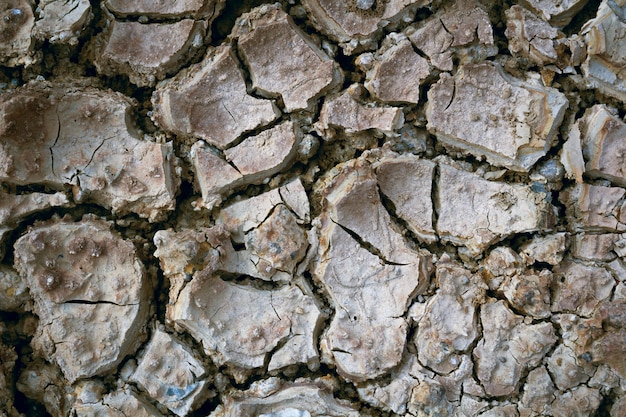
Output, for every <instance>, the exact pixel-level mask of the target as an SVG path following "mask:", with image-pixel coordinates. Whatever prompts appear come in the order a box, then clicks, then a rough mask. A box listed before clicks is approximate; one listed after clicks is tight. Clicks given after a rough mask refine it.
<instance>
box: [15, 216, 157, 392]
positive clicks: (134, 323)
mask: <svg viewBox="0 0 626 417" xmlns="http://www.w3.org/2000/svg"><path fill="white" fill-rule="evenodd" d="M15 253H16V258H15V266H16V269H17V270H18V271H19V273H20V275H21V276H22V278H23V279H25V280H27V282H28V286H29V288H30V292H31V294H32V297H33V299H34V302H35V308H34V311H35V313H36V314H37V315H38V316H39V318H40V321H39V326H38V329H37V334H36V335H35V338H34V342H33V343H34V346H35V348H36V349H37V350H38V351H40V352H41V353H42V354H43V355H44V356H45V357H46V358H48V359H49V360H50V361H54V362H56V363H57V364H58V365H59V367H60V368H61V370H62V371H63V374H64V375H65V377H66V378H67V379H68V380H69V381H70V382H74V381H76V380H77V379H79V378H84V377H90V376H94V375H100V374H103V373H105V372H108V371H110V370H111V369H114V368H115V367H116V366H117V365H118V364H119V363H120V362H121V361H122V359H124V357H126V356H127V355H128V354H130V353H132V352H134V350H135V349H136V347H137V343H138V342H140V339H141V338H140V336H141V333H142V328H143V326H144V324H145V321H146V319H147V316H148V310H149V309H148V284H147V283H146V282H145V279H146V278H145V270H144V266H143V264H142V263H141V262H140V261H139V259H138V258H137V255H136V250H135V247H134V246H133V244H132V243H130V242H128V241H126V240H123V239H122V238H121V237H120V236H119V235H118V234H117V233H114V232H113V231H111V225H110V224H109V223H107V222H105V221H103V220H99V219H95V218H94V219H83V220H82V221H81V222H77V223H74V222H70V221H65V220H54V219H53V220H52V221H50V222H47V223H42V224H36V225H35V226H33V227H31V228H30V229H29V230H28V233H26V234H25V235H24V236H22V237H21V238H20V239H18V241H17V242H16V243H15Z"/></svg>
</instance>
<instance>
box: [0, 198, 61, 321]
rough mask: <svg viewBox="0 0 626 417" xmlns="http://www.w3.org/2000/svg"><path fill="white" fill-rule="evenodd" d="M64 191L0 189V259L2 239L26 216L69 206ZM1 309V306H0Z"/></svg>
mask: <svg viewBox="0 0 626 417" xmlns="http://www.w3.org/2000/svg"><path fill="white" fill-rule="evenodd" d="M70 206H71V204H70V201H69V199H68V198H67V196H66V195H65V194H64V193H55V194H44V193H30V194H20V195H15V194H5V193H4V192H2V191H0V260H2V258H3V257H4V251H5V247H4V246H5V242H4V239H5V237H7V236H8V235H9V233H10V232H11V230H13V229H14V228H15V227H17V225H18V224H19V222H20V221H22V220H24V219H25V218H26V217H27V216H30V215H32V214H35V213H37V212H39V211H43V210H47V209H49V208H51V207H70ZM0 310H1V308H0Z"/></svg>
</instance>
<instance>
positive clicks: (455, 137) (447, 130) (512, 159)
mask: <svg viewBox="0 0 626 417" xmlns="http://www.w3.org/2000/svg"><path fill="white" fill-rule="evenodd" d="M568 104H569V102H568V101H567V99H566V97H565V95H564V94H563V93H561V92H559V91H558V90H556V89H553V88H546V87H542V86H540V85H538V84H537V85H534V84H531V83H528V82H525V81H522V80H518V79H515V78H513V77H511V76H510V75H508V74H506V73H505V72H504V71H503V69H502V68H501V67H500V66H499V65H497V64H493V63H489V62H485V63H482V64H472V65H465V66H463V67H461V69H460V70H459V71H458V72H457V74H456V75H455V76H451V75H449V74H447V73H443V74H441V76H440V78H439V81H438V82H437V83H436V84H435V85H434V86H433V87H431V89H430V90H428V105H427V108H426V118H427V119H428V129H429V131H430V132H432V133H433V134H435V135H437V138H438V139H439V140H441V141H442V142H443V143H444V144H446V145H449V146H451V147H453V148H458V149H461V150H462V151H463V152H467V153H469V154H472V155H474V156H476V157H485V158H487V161H489V162H490V163H492V164H494V165H497V166H503V167H506V168H509V169H512V170H516V171H528V170H529V169H530V168H531V167H532V166H533V165H534V164H535V162H537V160H539V158H541V157H542V156H544V155H545V154H546V152H547V151H548V149H549V148H550V147H551V146H552V142H553V139H554V138H555V135H556V133H557V130H558V127H559V125H560V124H561V122H562V120H563V116H564V114H565V110H566V109H567V107H568Z"/></svg>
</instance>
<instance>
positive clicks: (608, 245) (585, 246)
mask: <svg viewBox="0 0 626 417" xmlns="http://www.w3.org/2000/svg"><path fill="white" fill-rule="evenodd" d="M618 239H619V235H618V234H614V233H608V234H601V235H592V234H588V233H585V234H578V235H576V237H575V238H574V240H573V242H572V248H571V251H572V256H573V257H574V258H577V259H582V260H586V261H612V260H613V259H615V258H616V256H617V255H616V254H615V252H613V248H614V247H615V244H616V242H617V241H618Z"/></svg>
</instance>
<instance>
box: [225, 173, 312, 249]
mask: <svg viewBox="0 0 626 417" xmlns="http://www.w3.org/2000/svg"><path fill="white" fill-rule="evenodd" d="M279 204H284V205H285V206H286V207H288V208H289V209H290V210H291V211H293V213H294V214H295V215H296V217H297V221H298V222H299V223H306V222H309V221H310V212H309V210H310V208H309V199H308V197H307V194H306V191H305V189H304V187H303V186H302V182H301V181H300V179H296V180H293V181H291V182H289V183H287V184H285V185H283V186H282V187H280V188H275V189H273V190H270V191H268V192H265V193H263V194H260V195H258V196H256V197H251V198H248V199H246V200H241V201H237V202H235V203H233V204H231V205H229V206H227V207H225V208H223V209H222V210H221V211H220V213H219V215H218V217H217V220H216V223H217V224H223V225H224V226H225V227H226V229H228V231H229V232H230V233H231V237H232V239H233V241H234V242H237V243H244V242H245V235H246V233H248V232H250V231H251V230H252V229H254V228H256V227H258V226H260V225H261V224H262V223H263V222H264V221H265V219H267V218H268V216H269V215H270V214H271V212H272V210H274V208H275V207H276V206H278V205H279Z"/></svg>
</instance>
